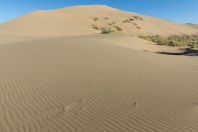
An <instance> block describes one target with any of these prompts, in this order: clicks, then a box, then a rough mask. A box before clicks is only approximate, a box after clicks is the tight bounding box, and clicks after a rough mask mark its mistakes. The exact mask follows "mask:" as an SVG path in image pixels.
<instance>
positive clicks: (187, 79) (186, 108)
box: [0, 6, 198, 132]
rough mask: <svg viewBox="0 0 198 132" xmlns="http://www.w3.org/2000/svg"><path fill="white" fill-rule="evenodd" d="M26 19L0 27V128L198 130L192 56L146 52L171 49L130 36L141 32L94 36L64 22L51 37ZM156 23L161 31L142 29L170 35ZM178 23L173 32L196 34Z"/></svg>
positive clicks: (27, 131)
mask: <svg viewBox="0 0 198 132" xmlns="http://www.w3.org/2000/svg"><path fill="white" fill-rule="evenodd" d="M85 7H86V9H87V11H86V10H84V12H83V10H82V14H83V13H84V14H86V13H87V12H89V13H91V14H92V13H93V14H94V13H95V14H97V13H98V12H99V11H98V10H99V9H100V13H98V15H101V11H102V10H104V11H103V15H104V14H105V13H107V10H108V11H109V10H110V11H111V12H113V13H114V14H116V13H117V14H119V13H120V14H123V13H126V12H122V11H118V10H116V11H115V10H112V8H109V7H105V6H101V7H100V8H99V6H93V7H92V8H91V7H89V8H88V6H82V8H83V9H85ZM96 7H98V8H99V9H98V10H96V11H95V12H91V11H92V10H91V9H93V8H94V9H95V8H96ZM79 8H80V7H77V8H76V7H75V8H66V9H61V10H56V11H53V12H54V13H55V14H56V12H59V13H60V12H61V11H62V12H63V13H64V12H65V11H68V12H70V13H71V16H73V15H74V14H78V13H79V10H77V9H79ZM96 9H97V8H96ZM110 11H109V12H110ZM48 12H50V11H47V14H48ZM115 12H116V13H115ZM70 13H68V15H69V14H70ZM72 13H73V14H72ZM33 14H34V13H33ZM41 14H42V13H41ZM107 14H108V13H107ZM71 16H70V18H71ZM90 16H91V17H90V19H91V18H92V17H94V15H90ZM105 16H106V14H105ZM26 17H27V16H25V17H24V19H25V21H24V23H23V25H22V24H20V23H21V18H19V19H17V20H13V21H10V22H7V23H4V24H0V29H1V30H0V34H1V36H0V132H197V131H198V83H197V79H198V58H197V57H189V56H172V55H160V54H156V53H151V52H145V51H144V50H148V51H152V52H157V51H178V48H171V47H167V46H159V45H155V44H153V43H151V42H149V41H146V40H143V39H140V38H137V37H136V35H138V34H139V33H140V32H136V33H137V34H135V31H134V33H133V32H131V33H130V31H126V30H124V31H123V32H124V33H118V34H113V35H100V34H98V33H97V32H96V31H95V30H93V29H90V27H89V28H88V27H85V28H84V29H85V30H83V29H82V30H79V29H78V28H76V30H75V31H73V27H70V26H68V27H67V28H68V30H66V29H64V28H63V30H65V31H60V30H59V29H57V30H56V33H55V34H54V32H48V31H45V27H44V28H43V29H42V28H40V30H39V29H38V28H35V29H34V28H30V27H28V26H29V24H30V25H31V23H26ZM47 17H48V16H47ZM83 17H85V19H87V17H86V15H84V16H83ZM49 18H50V17H48V19H49ZM147 18H148V20H149V21H148V20H147ZM41 19H44V18H43V17H41ZM50 19H51V18H50ZM150 19H151V18H150V17H145V20H146V21H148V22H147V23H152V22H151V21H150ZM18 20H20V22H18V23H17V24H18V25H17V24H16V23H15V22H16V21H18ZM28 20H33V18H31V19H30V18H29V19H28ZM53 20H54V19H53ZM80 20H82V21H84V20H83V19H80ZM152 20H153V21H154V20H157V21H158V22H159V21H163V20H158V19H155V18H152ZM35 21H40V20H39V19H36V20H35ZM54 21H55V20H54ZM87 21H89V19H87ZM50 22H51V21H50ZM50 22H49V23H50ZM163 22H164V23H163ZM163 22H162V23H160V22H159V25H163V26H162V29H163V28H166V29H167V30H166V31H164V30H160V29H158V28H156V29H155V28H154V29H152V30H146V29H147V28H149V27H147V26H145V30H144V31H145V34H147V33H148V32H154V31H155V32H157V33H160V32H161V33H162V34H166V33H167V32H168V34H169V33H170V32H171V33H176V30H172V29H170V28H169V27H171V26H169V27H166V26H165V27H164V24H165V23H170V22H167V21H163ZM54 23H55V22H54ZM68 23H69V22H68ZM101 23H102V22H101ZM15 24H16V25H17V26H16V25H15ZM59 24H60V23H57V26H60V25H59ZM70 24H71V25H72V23H70ZM84 24H85V25H86V24H87V23H84ZM88 24H89V23H88ZM170 24H173V25H177V24H174V23H170ZM20 25H21V27H20ZM32 25H34V24H32ZM39 25H40V24H39ZM82 25H83V23H82ZM85 25H83V26H85ZM26 26H27V27H26ZM48 26H49V25H48ZM83 26H81V25H79V27H80V28H82V27H83ZM177 26H178V27H182V28H184V29H188V30H187V31H185V30H183V29H180V28H178V30H177V33H178V34H180V33H182V32H186V33H189V34H191V33H193V32H195V31H196V29H195V28H192V27H190V26H188V25H177ZM49 27H51V26H49ZM173 28H176V27H175V26H173ZM74 29H75V28H74ZM33 30H34V31H33ZM36 30H39V31H40V32H38V31H36ZM61 30H62V29H61ZM70 30H72V31H73V34H72V33H71V34H72V35H71V36H70V35H67V34H69V32H70ZM88 30H89V31H88ZM129 30H132V29H129ZM158 30H159V32H158ZM14 31H15V32H14ZM53 31H54V30H53ZM77 31H79V32H78V33H76V32H77ZM147 31H148V32H147ZM180 31H182V32H180ZM23 33H27V34H23ZM47 33H49V34H47ZM75 33H76V34H75ZM84 33H85V34H84ZM171 33H170V34H171ZM82 34H84V35H82ZM49 36H51V37H49ZM58 36H59V37H58Z"/></svg>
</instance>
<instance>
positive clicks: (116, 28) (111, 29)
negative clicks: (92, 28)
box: [100, 25, 122, 34]
mask: <svg viewBox="0 0 198 132" xmlns="http://www.w3.org/2000/svg"><path fill="white" fill-rule="evenodd" d="M100 30H101V34H111V33H114V32H120V31H122V29H121V28H120V27H119V26H116V25H109V26H106V27H102V28H101V29H100Z"/></svg>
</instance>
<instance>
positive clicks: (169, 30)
mask: <svg viewBox="0 0 198 132" xmlns="http://www.w3.org/2000/svg"><path fill="white" fill-rule="evenodd" d="M134 16H139V17H140V18H142V20H139V19H137V20H134V21H131V22H123V21H124V20H129V19H131V18H132V19H134V18H133V17H134ZM94 18H98V20H97V21H94V20H93V19H94ZM111 22H115V23H116V25H118V26H119V27H121V28H122V29H123V30H124V31H123V32H124V33H127V34H133V35H141V34H149V35H150V34H162V35H170V34H184V33H185V34H193V33H197V29H195V28H193V27H190V26H188V25H185V24H176V23H173V22H169V21H166V20H161V19H157V18H152V17H147V16H143V15H138V14H135V13H129V12H124V11H121V10H117V9H114V8H111V7H107V6H97V5H95V6H76V7H70V8H63V9H58V10H52V11H34V12H32V13H29V14H27V15H25V16H21V17H18V18H16V19H14V20H11V21H8V22H6V23H2V24H0V31H1V30H2V31H4V30H5V31H7V32H11V33H17V34H23V35H31V36H32V35H34V36H50V35H53V36H54V35H56V36H60V35H67V36H77V35H86V34H87V35H89V34H93V33H97V32H98V31H97V30H94V29H92V27H91V25H93V24H95V25H97V26H99V27H100V26H105V25H107V24H108V23H111ZM134 24H135V25H134ZM136 25H137V26H139V27H140V28H141V29H138V28H137V26H136Z"/></svg>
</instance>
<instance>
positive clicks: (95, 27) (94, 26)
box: [92, 25, 100, 30]
mask: <svg viewBox="0 0 198 132" xmlns="http://www.w3.org/2000/svg"><path fill="white" fill-rule="evenodd" d="M92 28H93V29H96V30H100V28H99V27H97V26H96V25H92Z"/></svg>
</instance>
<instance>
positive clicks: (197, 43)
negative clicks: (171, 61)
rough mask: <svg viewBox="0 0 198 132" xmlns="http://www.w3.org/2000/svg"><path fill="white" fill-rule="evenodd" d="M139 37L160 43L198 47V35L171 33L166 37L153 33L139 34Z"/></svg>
mask: <svg viewBox="0 0 198 132" xmlns="http://www.w3.org/2000/svg"><path fill="white" fill-rule="evenodd" d="M140 38H142V39H145V40H149V41H152V42H155V43H157V44H160V45H168V46H178V47H186V46H187V47H191V48H198V35H181V36H178V35H172V36H168V37H163V36H159V35H154V36H140Z"/></svg>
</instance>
